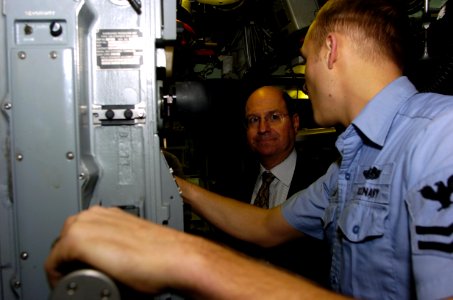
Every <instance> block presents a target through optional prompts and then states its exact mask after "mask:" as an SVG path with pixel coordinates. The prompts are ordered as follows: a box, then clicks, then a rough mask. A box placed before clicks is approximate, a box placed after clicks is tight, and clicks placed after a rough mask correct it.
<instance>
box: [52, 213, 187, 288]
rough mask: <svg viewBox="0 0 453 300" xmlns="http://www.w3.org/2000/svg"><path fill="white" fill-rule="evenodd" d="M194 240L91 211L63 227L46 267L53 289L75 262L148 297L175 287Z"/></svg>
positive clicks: (122, 215) (124, 216)
mask: <svg viewBox="0 0 453 300" xmlns="http://www.w3.org/2000/svg"><path fill="white" fill-rule="evenodd" d="M190 239H191V238H190V237H189V236H187V235H186V234H184V233H182V232H178V231H176V230H173V229H170V228H166V227H163V226H159V225H157V224H153V223H151V222H149V221H147V220H144V219H140V218H137V217H135V216H133V215H131V214H128V213H126V212H123V211H121V210H120V209H117V208H103V207H93V208H90V209H88V210H85V211H82V212H81V213H79V214H77V215H75V216H72V217H70V218H68V219H67V221H66V222H65V224H64V226H63V228H62V231H61V234H60V237H59V239H58V240H57V241H56V243H55V244H54V245H53V248H52V250H51V252H50V254H49V256H48V258H47V261H46V263H45V270H46V272H47V276H48V280H49V283H50V284H51V286H55V285H56V283H57V282H58V281H59V280H60V279H61V278H62V277H63V276H64V275H66V274H65V273H64V272H63V271H62V270H63V269H64V268H65V266H67V264H71V263H74V262H80V263H82V264H87V265H89V266H90V267H92V268H94V269H97V270H99V271H101V272H103V273H105V274H106V275H108V276H110V277H111V278H113V279H115V280H117V281H118V282H121V283H123V284H125V285H126V286H129V287H131V288H132V289H134V290H137V291H139V292H144V293H153V294H154V293H158V292H161V291H163V290H164V289H165V288H167V287H170V286H173V287H174V286H177V278H178V277H179V274H178V273H180V272H178V270H180V268H181V264H182V263H181V261H179V260H178V259H177V258H178V257H181V255H182V253H181V252H182V251H183V250H182V249H183V248H184V247H181V245H183V244H184V243H186V242H187V241H189V240H190Z"/></svg>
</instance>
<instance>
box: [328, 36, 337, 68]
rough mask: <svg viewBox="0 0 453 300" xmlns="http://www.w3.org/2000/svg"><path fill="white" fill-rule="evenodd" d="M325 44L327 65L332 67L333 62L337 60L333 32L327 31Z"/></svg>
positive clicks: (335, 38) (335, 41) (335, 40)
mask: <svg viewBox="0 0 453 300" xmlns="http://www.w3.org/2000/svg"><path fill="white" fill-rule="evenodd" d="M326 46H327V51H328V53H327V55H328V56H327V66H328V68H329V69H332V68H333V64H334V63H335V62H336V61H337V56H338V48H337V46H338V44H337V37H336V36H335V34H332V33H329V35H327V37H326Z"/></svg>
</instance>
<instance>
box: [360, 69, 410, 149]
mask: <svg viewBox="0 0 453 300" xmlns="http://www.w3.org/2000/svg"><path fill="white" fill-rule="evenodd" d="M416 93H417V89H416V88H415V86H414V85H413V84H412V83H411V82H410V81H409V79H408V78H407V77H405V76H401V77H399V78H397V79H396V80H394V81H392V82H391V83H390V84H389V85H387V86H386V87H385V88H384V89H382V90H381V91H380V92H379V93H378V94H377V95H376V96H374V97H373V98H372V99H371V100H370V101H369V102H368V104H367V105H366V106H365V108H364V109H363V110H362V111H361V112H360V114H359V115H358V116H357V117H356V118H355V119H354V121H353V122H352V123H353V124H354V125H355V127H356V128H358V129H359V130H360V131H361V132H362V133H363V134H364V135H365V136H366V137H367V138H368V139H369V140H370V141H372V142H373V143H375V144H377V145H379V146H381V147H382V146H384V143H385V140H386V138H387V135H388V132H389V130H390V127H391V126H392V122H393V119H394V118H395V116H396V114H397V113H398V111H399V109H400V107H401V105H402V104H403V103H404V102H405V101H407V100H408V99H409V98H410V97H411V96H413V95H414V94H416Z"/></svg>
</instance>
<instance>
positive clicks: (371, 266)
mask: <svg viewBox="0 0 453 300" xmlns="http://www.w3.org/2000/svg"><path fill="white" fill-rule="evenodd" d="M336 146H337V148H338V150H339V151H340V153H341V155H342V159H341V161H338V162H336V163H334V164H332V165H331V166H330V167H329V169H328V171H327V173H326V174H325V175H324V176H322V177H321V178H320V179H318V180H317V181H316V182H315V183H313V184H312V185H311V186H310V187H308V188H307V189H305V190H303V191H301V192H299V193H297V194H295V195H294V196H293V197H291V199H289V200H288V201H287V202H285V203H284V204H283V208H282V213H283V216H284V218H285V219H286V220H287V222H288V223H289V224H291V225H292V226H294V227H295V228H296V229H298V230H300V231H302V232H304V233H306V234H309V235H311V236H314V237H317V238H320V239H323V238H326V239H327V240H328V241H329V243H330V244H331V251H332V267H331V275H330V278H331V284H332V288H333V289H334V290H335V291H338V292H340V293H342V294H345V295H351V296H354V297H358V298H363V299H398V300H401V299H415V298H418V299H439V298H443V297H447V296H453V202H452V197H451V194H452V192H453V97H451V96H444V95H439V94H432V93H418V92H417V90H416V88H415V87H414V86H413V85H412V83H411V82H410V81H409V80H408V79H407V78H406V77H399V78H398V79H396V80H395V81H393V82H392V83H391V84H389V85H388V86H387V87H385V88H384V89H383V90H382V91H381V92H380V93H379V94H378V95H376V96H375V97H374V98H373V99H372V100H371V101H370V102H369V103H368V104H367V106H366V107H365V108H364V109H363V110H362V112H361V113H360V114H359V116H357V118H356V119H355V120H354V121H353V123H352V124H351V125H350V126H348V127H347V128H346V130H345V131H344V132H343V133H342V134H341V135H340V136H339V137H338V140H337V142H336Z"/></svg>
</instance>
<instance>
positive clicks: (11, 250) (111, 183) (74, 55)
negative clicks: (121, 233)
mask: <svg viewBox="0 0 453 300" xmlns="http://www.w3.org/2000/svg"><path fill="white" fill-rule="evenodd" d="M165 1H166V0H165ZM169 3H170V4H171V3H173V4H174V7H172V5H169ZM3 4H4V14H2V15H1V18H0V41H3V43H1V44H0V63H1V65H0V74H5V75H2V76H0V100H1V101H2V114H1V116H0V146H1V149H0V154H1V156H0V197H1V198H0V225H1V227H0V264H1V269H0V280H1V285H0V287H1V289H0V296H1V299H8V300H9V299H25V300H28V299H46V298H48V295H49V289H48V285H47V282H46V278H45V274H44V270H43V264H44V261H45V258H46V257H47V255H48V251H49V248H50V245H51V243H52V241H53V240H54V238H55V237H56V236H57V235H58V232H59V230H60V229H61V226H62V224H63V222H64V220H65V219H66V218H67V216H68V215H70V214H73V213H76V212H78V211H79V210H81V209H85V208H87V207H88V206H90V205H95V204H102V205H105V206H122V207H124V206H131V207H135V208H136V209H137V210H136V211H137V214H139V215H140V216H142V217H144V218H147V219H149V220H151V221H155V222H157V223H161V224H168V225H169V226H172V227H174V228H177V229H181V230H183V211H182V199H181V197H180V196H179V193H178V189H177V187H176V184H175V182H174V180H173V178H172V177H171V174H170V173H169V170H168V166H166V165H165V164H164V163H163V162H162V157H161V156H162V154H161V152H160V145H159V137H158V132H157V124H156V123H157V120H158V119H159V117H158V116H157V111H158V109H157V92H156V90H157V88H156V85H157V82H156V77H155V61H156V57H155V55H156V54H155V52H156V51H155V39H156V33H157V32H159V30H161V29H162V28H161V27H160V26H159V27H158V28H153V26H155V23H154V22H155V21H156V20H158V19H159V20H160V18H161V17H162V15H161V14H162V11H161V9H160V8H161V7H162V5H163V4H162V2H161V1H159V0H155V1H143V2H142V4H143V7H142V14H141V15H138V14H137V13H136V12H135V10H133V9H132V7H130V4H129V2H128V1H127V0H108V1H107V0H106V1H98V0H93V1H89V0H87V1H83V0H80V1H74V0H3ZM167 9H171V10H174V11H170V12H166V15H167V18H172V16H173V15H174V16H175V15H176V3H175V2H174V0H172V1H168V2H165V10H167ZM168 16H170V17H168ZM53 21H57V22H58V24H57V25H61V26H62V28H63V31H62V34H61V35H56V36H51V35H49V28H50V25H51V24H52V22H53ZM171 23H173V22H171V21H170V24H171ZM174 23H175V24H176V20H174ZM166 28H167V29H168V28H171V26H170V27H166ZM106 30H113V31H116V32H117V33H118V36H119V35H123V37H125V39H124V40H121V39H119V40H117V41H119V42H117V43H116V44H112V46H109V45H107V44H102V45H100V44H97V42H99V41H104V42H105V41H106V39H105V36H103V37H102V38H101V39H100V38H99V33H100V32H101V33H102V32H106ZM124 30H125V31H128V30H130V35H129V36H128V34H129V33H126V35H124V34H125V31H124ZM174 30H175V32H174V35H176V27H174ZM136 33H139V34H138V35H136ZM138 36H139V38H137V37H138ZM158 36H159V38H161V35H160V34H158ZM170 36H172V35H171V33H168V35H165V38H168V37H170ZM117 46H118V49H120V50H121V51H123V50H124V51H123V52H124V53H125V54H126V56H125V57H123V58H124V59H122V58H120V60H115V59H113V60H112V58H114V55H117V54H118V52H115V50H114V49H115V47H117ZM131 47H132V48H131ZM131 49H132V50H131ZM104 50H107V51H106V52H102V51H104ZM101 52H102V54H101V55H103V56H102V58H103V59H104V58H105V59H106V60H104V62H103V63H105V64H104V65H102V64H99V63H98V58H99V55H100V53H101ZM128 55H130V56H129V57H127V56H128ZM125 61H126V62H127V61H133V62H139V63H138V64H135V65H134V64H132V65H129V66H127V65H126V64H123V62H125ZM109 62H113V68H109V67H106V66H107V64H108V63H109ZM9 105H10V106H9ZM101 105H119V106H124V105H132V107H135V106H139V108H140V111H142V110H143V111H144V112H145V116H144V117H143V119H141V120H138V122H135V123H134V122H132V123H127V124H126V123H121V122H118V123H115V122H110V123H109V122H105V120H104V121H101V122H98V121H97V120H99V118H95V117H94V116H93V115H94V114H95V113H96V114H97V113H98V112H99V111H102V109H103V108H102V107H101ZM95 120H96V121H95ZM120 121H121V120H120ZM163 297H165V299H167V298H169V297H167V296H163Z"/></svg>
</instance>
